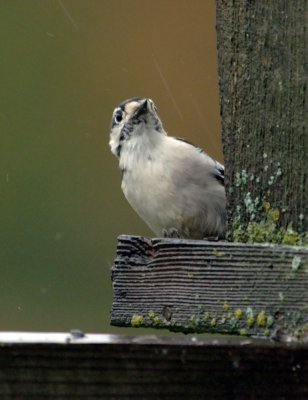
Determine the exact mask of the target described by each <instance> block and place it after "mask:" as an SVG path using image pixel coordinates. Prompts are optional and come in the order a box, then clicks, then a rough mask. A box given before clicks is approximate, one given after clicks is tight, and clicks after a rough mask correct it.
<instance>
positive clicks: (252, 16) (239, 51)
mask: <svg viewBox="0 0 308 400" xmlns="http://www.w3.org/2000/svg"><path fill="white" fill-rule="evenodd" d="M216 4H217V39H218V59H219V77H220V99H221V100H220V101H221V116H222V137H223V149H224V158H225V166H226V190H227V198H228V211H229V219H230V225H229V237H230V238H231V239H232V238H233V239H234V240H236V241H243V242H274V243H285V244H300V243H304V242H306V243H307V241H308V235H307V230H308V218H307V209H308V156H307V154H308V138H307V130H306V125H307V73H308V71H307V65H308V62H307V61H308V60H307V55H308V50H307V36H306V35H307V1H306V0H294V1H268V0H258V1H250V2H244V3H243V2H242V1H239V0H235V1H229V0H217V1H216Z"/></svg>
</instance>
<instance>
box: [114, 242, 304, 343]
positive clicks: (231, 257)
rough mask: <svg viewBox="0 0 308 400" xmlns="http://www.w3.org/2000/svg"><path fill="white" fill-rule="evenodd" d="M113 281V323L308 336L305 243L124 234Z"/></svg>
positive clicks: (275, 336)
mask: <svg viewBox="0 0 308 400" xmlns="http://www.w3.org/2000/svg"><path fill="white" fill-rule="evenodd" d="M112 279H113V287H114V302H113V306H112V314H111V323H112V325H117V326H134V327H139V326H146V327H152V328H167V329H169V330H171V331H181V332H213V333H229V334H240V335H247V336H251V335H254V336H259V337H271V338H272V339H277V340H284V341H291V340H302V341H305V340H307V332H308V309H307V308H308V249H307V248H300V247H294V246H277V245H265V244H264V245H257V244H251V245H248V244H241V243H228V242H218V243H217V242H206V241H192V240H180V239H152V240H151V239H147V238H143V237H136V236H120V237H119V240H118V248H117V257H116V260H115V262H114V265H113V268H112Z"/></svg>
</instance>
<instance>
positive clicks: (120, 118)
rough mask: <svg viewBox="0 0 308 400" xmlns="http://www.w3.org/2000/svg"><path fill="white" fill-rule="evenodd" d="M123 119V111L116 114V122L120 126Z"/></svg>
mask: <svg viewBox="0 0 308 400" xmlns="http://www.w3.org/2000/svg"><path fill="white" fill-rule="evenodd" d="M122 119H123V111H121V110H118V111H117V112H116V113H115V116H114V120H115V122H117V123H118V124H119V123H120V122H121V121H122Z"/></svg>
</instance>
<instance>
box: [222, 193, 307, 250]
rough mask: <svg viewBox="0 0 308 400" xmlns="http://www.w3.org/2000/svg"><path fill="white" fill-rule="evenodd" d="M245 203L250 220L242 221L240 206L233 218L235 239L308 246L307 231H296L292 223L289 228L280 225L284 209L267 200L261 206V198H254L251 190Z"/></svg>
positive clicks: (249, 241) (246, 241)
mask: <svg viewBox="0 0 308 400" xmlns="http://www.w3.org/2000/svg"><path fill="white" fill-rule="evenodd" d="M244 203H245V214H247V213H248V215H249V222H248V223H244V222H242V220H243V218H242V217H243V216H242V214H241V212H242V210H241V207H240V206H238V207H237V212H236V214H235V216H234V217H233V220H232V221H233V222H232V233H231V235H232V238H233V240H234V241H236V242H243V243H276V244H284V245H292V246H296V245H300V246H308V234H307V233H302V234H300V233H298V232H295V231H294V230H293V229H292V225H291V224H289V225H288V226H287V228H284V227H282V226H280V216H281V213H282V212H283V210H282V211H281V210H279V209H278V208H272V207H271V205H270V203H269V202H267V201H263V202H262V206H260V199H259V198H255V199H252V198H251V195H250V192H248V193H247V194H246V197H245V200H244ZM256 215H258V219H256ZM229 236H230V234H229Z"/></svg>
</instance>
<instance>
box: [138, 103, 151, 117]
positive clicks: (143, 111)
mask: <svg viewBox="0 0 308 400" xmlns="http://www.w3.org/2000/svg"><path fill="white" fill-rule="evenodd" d="M148 111H149V107H148V100H147V99H145V100H144V101H143V102H142V103H141V104H140V106H138V107H137V109H136V114H135V115H136V116H137V117H139V116H140V115H142V114H146V113H147V112H148Z"/></svg>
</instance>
